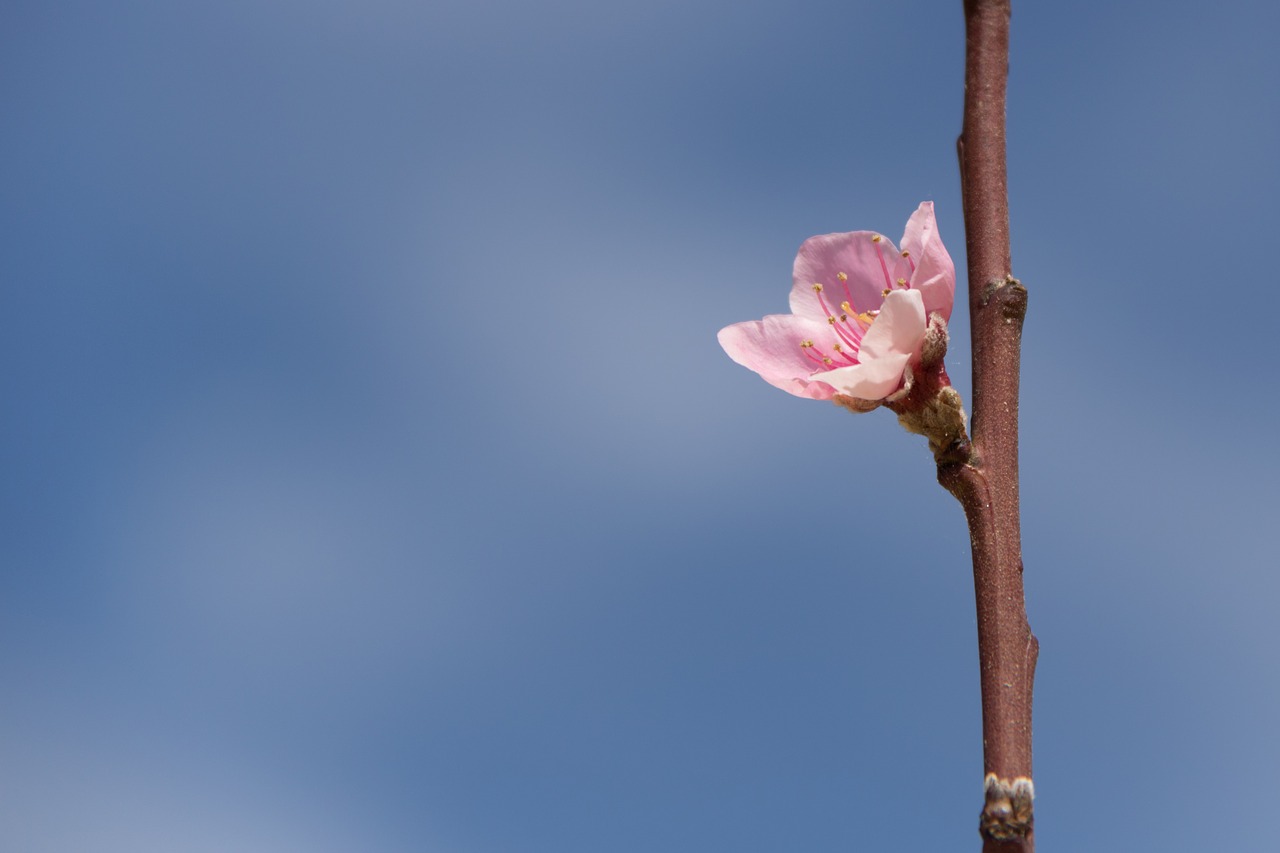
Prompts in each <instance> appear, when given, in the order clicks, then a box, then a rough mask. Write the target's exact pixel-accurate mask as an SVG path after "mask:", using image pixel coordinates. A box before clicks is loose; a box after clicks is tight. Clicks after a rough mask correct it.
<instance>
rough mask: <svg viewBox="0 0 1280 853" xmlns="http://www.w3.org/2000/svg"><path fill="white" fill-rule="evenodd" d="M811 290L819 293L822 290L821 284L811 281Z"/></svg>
mask: <svg viewBox="0 0 1280 853" xmlns="http://www.w3.org/2000/svg"><path fill="white" fill-rule="evenodd" d="M813 292H814V293H821V292H822V285H821V284H819V283H818V282H816V281H815V282H814V283H813Z"/></svg>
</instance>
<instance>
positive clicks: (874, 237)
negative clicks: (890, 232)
mask: <svg viewBox="0 0 1280 853" xmlns="http://www.w3.org/2000/svg"><path fill="white" fill-rule="evenodd" d="M881 239H882V238H881V237H880V235H879V234H873V235H872V236H871V242H872V243H879V242H880V240H881Z"/></svg>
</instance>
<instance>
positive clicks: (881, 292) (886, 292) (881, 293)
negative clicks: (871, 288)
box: [880, 290, 893, 296]
mask: <svg viewBox="0 0 1280 853" xmlns="http://www.w3.org/2000/svg"><path fill="white" fill-rule="evenodd" d="M890 293H893V291H892V290H882V291H880V295H881V296H888V295H889V294H890Z"/></svg>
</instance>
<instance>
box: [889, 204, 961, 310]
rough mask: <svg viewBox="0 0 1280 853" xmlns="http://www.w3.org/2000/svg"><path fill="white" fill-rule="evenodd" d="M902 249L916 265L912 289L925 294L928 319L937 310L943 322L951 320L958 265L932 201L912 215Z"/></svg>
mask: <svg viewBox="0 0 1280 853" xmlns="http://www.w3.org/2000/svg"><path fill="white" fill-rule="evenodd" d="M902 248H903V249H905V250H906V251H908V252H910V253H911V258H912V260H914V261H915V262H916V271H915V274H914V275H913V276H912V277H911V287H912V288H913V289H915V290H919V291H920V292H921V293H923V294H924V310H925V316H926V317H927V316H928V315H929V314H931V313H933V312H934V311H937V312H938V313H939V314H941V315H942V318H943V319H944V320H950V319H951V307H952V305H953V304H955V301H956V265H955V263H954V262H952V260H951V255H949V254H947V248H946V246H943V245H942V238H941V237H940V236H939V235H938V223H937V221H936V220H935V219H934V215H933V202H931V201H926V202H921V204H920V206H919V207H918V208H916V212H915V213H913V214H911V218H910V219H908V220H907V228H906V231H905V232H904V233H903V235H902Z"/></svg>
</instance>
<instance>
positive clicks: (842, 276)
mask: <svg viewBox="0 0 1280 853" xmlns="http://www.w3.org/2000/svg"><path fill="white" fill-rule="evenodd" d="M871 242H872V243H873V244H874V245H875V251H876V259H877V260H878V261H879V262H880V272H881V274H882V275H883V276H884V285H885V286H884V289H883V290H882V291H881V293H880V301H881V303H883V302H884V297H886V296H888V295H889V294H890V293H892V292H893V291H895V290H910V289H911V282H910V281H909V280H908V279H906V278H902V277H898V278H897V279H895V278H894V277H893V276H892V275H891V274H890V272H889V263H888V261H886V260H885V256H884V246H883V243H884V238H883V237H881V236H880V235H879V234H874V235H872V236H871ZM902 257H903V258H906V259H907V261H908V262H909V263H910V264H911V271H912V272H913V273H914V272H915V266H916V265H915V261H914V260H913V259H912V258H911V254H910V253H909V252H906V251H904V252H903V253H902ZM828 284H831V283H830V282H827V283H824V282H820V281H815V282H814V283H813V294H814V298H815V299H817V300H818V305H819V307H820V308H821V309H822V313H823V314H825V315H826V317H827V324H828V325H830V326H831V332H832V340H831V341H830V342H829V343H827V344H826V345H825V346H820V345H819V344H817V343H815V342H814V341H813V340H812V339H809V338H806V339H805V340H802V341H800V349H801V350H802V351H803V352H804V355H805V357H806V358H807V359H809V361H811V362H813V366H814V369H813V371H812V372H811V373H810V375H813V373H820V372H823V371H827V370H833V369H835V368H837V367H850V366H852V365H855V364H860V362H859V361H858V351H859V349H860V348H861V347H862V338H863V336H864V335H866V333H867V330H868V329H870V328H871V324H872V323H874V322H875V320H876V317H877V316H879V314H880V309H879V308H878V307H876V308H867V309H865V310H862V311H859V310H858V308H857V306H856V304H855V302H854V298H853V291H852V290H851V289H850V287H849V275H848V274H847V273H845V272H837V273H836V283H835V284H832V285H831V289H832V290H838V292H839V294H840V295H841V296H843V297H844V299H843V300H841V302H840V306H839V307H840V310H839V311H836V310H834V309H833V308H832V307H831V305H832V303H834V301H835V299H834V298H832V299H831V300H830V302H829V301H828V299H829V297H828V295H827V285H828ZM836 298H838V297H836Z"/></svg>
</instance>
